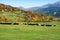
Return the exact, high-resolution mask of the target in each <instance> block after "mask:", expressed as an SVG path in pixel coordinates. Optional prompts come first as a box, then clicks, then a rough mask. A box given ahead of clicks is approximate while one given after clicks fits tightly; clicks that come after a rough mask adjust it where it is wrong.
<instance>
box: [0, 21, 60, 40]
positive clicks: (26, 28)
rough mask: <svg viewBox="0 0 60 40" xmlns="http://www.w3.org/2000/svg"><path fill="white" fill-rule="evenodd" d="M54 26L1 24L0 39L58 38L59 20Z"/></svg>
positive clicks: (31, 39)
mask: <svg viewBox="0 0 60 40" xmlns="http://www.w3.org/2000/svg"><path fill="white" fill-rule="evenodd" d="M46 24H52V25H53V24H56V26H55V27H54V26H52V27H46V26H30V25H23V24H20V25H1V24H0V40H60V22H49V23H46Z"/></svg>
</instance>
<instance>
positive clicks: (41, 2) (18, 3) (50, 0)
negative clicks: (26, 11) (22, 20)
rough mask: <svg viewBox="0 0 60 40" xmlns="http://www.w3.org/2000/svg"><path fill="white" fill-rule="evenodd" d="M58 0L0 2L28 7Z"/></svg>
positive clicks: (1, 0) (6, 0) (2, 0)
mask: <svg viewBox="0 0 60 40" xmlns="http://www.w3.org/2000/svg"><path fill="white" fill-rule="evenodd" d="M58 1H59V0H0V3H2V4H6V5H11V6H14V7H24V8H30V7H37V6H43V5H45V4H52V3H55V2H58Z"/></svg>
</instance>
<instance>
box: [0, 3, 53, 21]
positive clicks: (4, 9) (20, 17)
mask: <svg viewBox="0 0 60 40" xmlns="http://www.w3.org/2000/svg"><path fill="white" fill-rule="evenodd" d="M53 19H54V17H52V16H47V15H43V14H38V13H36V12H32V11H26V10H22V9H20V8H17V7H12V6H9V5H4V4H0V22H40V21H52V20H53Z"/></svg>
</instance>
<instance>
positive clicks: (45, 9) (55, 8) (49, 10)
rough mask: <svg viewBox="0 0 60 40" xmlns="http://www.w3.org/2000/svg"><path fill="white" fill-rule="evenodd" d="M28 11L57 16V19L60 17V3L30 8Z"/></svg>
mask: <svg viewBox="0 0 60 40" xmlns="http://www.w3.org/2000/svg"><path fill="white" fill-rule="evenodd" d="M28 10H31V11H34V12H38V13H43V14H47V15H51V16H55V17H60V1H58V2H55V3H53V4H47V5H44V6H41V7H32V8H28Z"/></svg>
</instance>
